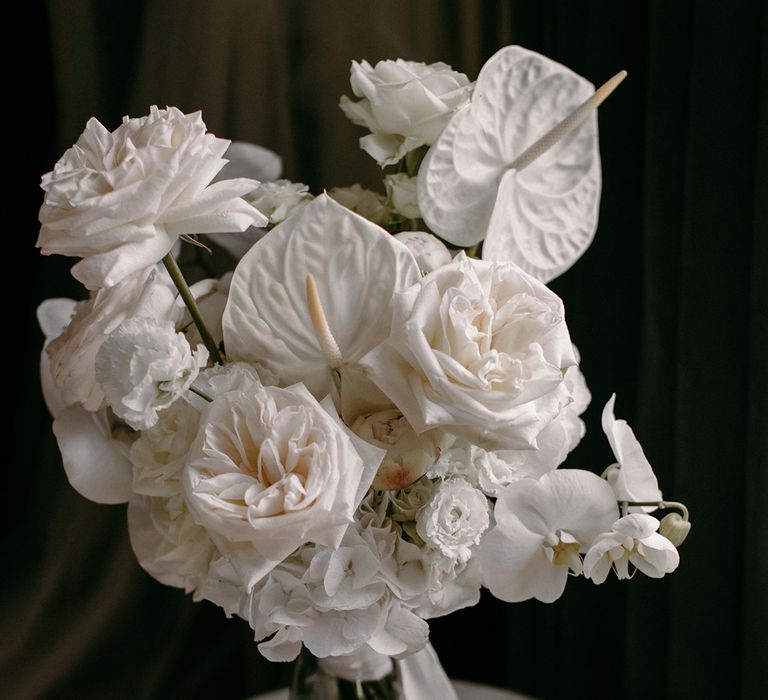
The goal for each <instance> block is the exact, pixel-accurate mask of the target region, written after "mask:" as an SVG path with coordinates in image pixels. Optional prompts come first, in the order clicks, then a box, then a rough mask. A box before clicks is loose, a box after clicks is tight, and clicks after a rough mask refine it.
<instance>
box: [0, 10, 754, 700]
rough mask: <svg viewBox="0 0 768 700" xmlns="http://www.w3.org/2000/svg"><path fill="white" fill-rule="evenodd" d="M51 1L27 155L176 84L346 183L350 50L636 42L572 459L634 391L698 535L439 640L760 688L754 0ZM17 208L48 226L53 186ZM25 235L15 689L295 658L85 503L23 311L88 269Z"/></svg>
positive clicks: (563, 282)
mask: <svg viewBox="0 0 768 700" xmlns="http://www.w3.org/2000/svg"><path fill="white" fill-rule="evenodd" d="M46 7H47V11H46V12H45V13H42V14H39V15H38V14H35V16H34V21H35V24H34V25H32V26H33V28H36V31H38V32H39V34H38V39H37V43H36V44H31V45H30V47H28V49H27V51H28V52H34V51H37V50H38V49H37V48H36V47H38V46H39V45H40V43H45V42H47V51H49V52H50V61H49V60H47V58H46V55H45V54H42V58H41V59H40V63H39V65H40V69H39V71H40V74H39V76H38V80H40V81H41V83H40V84H42V85H46V84H50V91H49V93H50V94H44V95H43V94H41V95H39V96H38V98H37V102H36V103H35V104H37V105H38V107H39V109H40V110H42V111H41V112H40V113H39V114H38V115H37V118H38V119H39V120H41V123H42V124H43V126H44V127H45V128H47V129H48V130H49V132H50V133H56V134H57V138H58V143H57V144H56V145H55V147H54V146H53V144H52V143H51V140H52V139H50V138H48V139H47V140H46V139H45V138H41V139H40V142H39V143H37V144H36V147H37V149H38V150H37V152H36V153H35V157H34V158H33V159H32V160H31V161H30V162H31V163H32V164H33V165H34V164H37V163H43V165H42V167H47V168H50V167H51V166H52V165H53V162H54V160H55V159H56V158H57V157H58V156H59V155H60V154H61V153H62V152H63V150H64V149H65V148H66V147H67V146H68V145H70V144H71V143H72V142H73V141H74V140H75V139H76V138H77V136H78V134H79V133H80V131H81V130H82V128H83V125H84V124H85V121H86V120H87V118H88V117H90V116H92V115H96V116H98V117H99V118H100V119H101V120H102V121H103V122H104V123H105V125H106V126H108V127H109V128H110V129H111V128H114V126H115V125H116V123H117V121H118V120H119V118H120V117H121V116H122V115H123V114H131V115H134V116H138V115H141V114H145V113H146V112H147V110H148V106H149V105H150V104H158V105H160V106H165V105H166V104H169V105H176V106H178V107H180V108H182V109H183V110H185V111H191V110H195V109H202V110H203V117H204V119H205V121H206V123H207V124H208V126H209V128H210V129H211V130H212V131H213V132H214V133H216V134H218V135H222V136H226V137H229V138H233V139H238V140H246V141H253V142H257V143H260V144H261V145H264V146H266V147H268V148H271V149H273V150H275V151H276V152H277V153H279V154H280V155H281V156H282V158H283V161H284V172H285V175H286V177H289V178H291V179H294V180H298V181H303V182H306V183H307V184H309V185H310V187H311V190H312V191H313V192H315V193H317V192H320V191H322V189H323V188H325V187H332V186H337V185H348V184H352V183H353V182H356V181H359V182H362V183H363V184H365V185H367V186H372V187H379V188H380V179H381V173H380V170H379V169H378V167H377V166H376V164H375V163H374V162H373V161H372V160H371V159H370V158H369V157H368V156H367V155H366V154H365V153H363V152H362V151H360V150H359V149H358V148H357V145H356V142H357V139H358V138H359V137H360V136H361V135H362V131H361V130H360V129H359V128H357V127H355V126H354V125H352V124H351V123H349V122H348V120H346V119H345V117H344V116H343V114H342V113H341V111H340V110H339V109H338V106H337V105H338V98H339V96H340V95H341V94H343V93H348V94H349V92H350V90H349V82H348V78H349V63H350V61H351V60H352V59H357V60H361V59H367V60H369V61H371V62H374V61H376V60H379V59H382V58H395V57H402V58H409V59H413V60H422V61H428V62H431V61H437V60H442V61H445V62H447V63H450V64H452V65H453V66H454V67H455V68H457V69H460V70H463V71H465V72H466V73H467V74H468V75H469V76H470V77H471V78H474V77H475V76H476V75H477V72H478V70H479V68H480V67H481V66H482V64H483V63H484V61H485V60H486V59H487V58H489V57H490V56H491V55H492V54H493V53H494V52H495V51H496V50H497V49H498V48H500V47H502V46H504V45H506V44H509V43H519V44H522V45H523V46H526V47H528V48H531V49H533V50H536V51H540V52H541V53H544V54H546V55H548V56H550V57H552V58H554V59H555V60H558V61H560V62H562V63H564V64H566V65H568V66H569V67H571V68H573V69H574V70H576V71H577V72H579V73H581V74H582V75H585V76H587V77H588V78H589V79H590V80H592V81H593V82H594V83H601V82H603V81H604V80H606V79H607V78H608V77H610V76H611V75H613V74H614V73H615V72H616V71H617V70H619V69H620V68H627V70H628V71H629V77H628V79H627V80H626V81H625V83H624V84H623V85H622V86H621V87H620V88H619V90H618V91H617V92H616V94H615V95H614V96H612V97H611V99H610V100H608V102H607V103H606V104H605V105H604V106H603V107H602V108H601V112H600V138H601V154H602V163H603V179H604V184H603V195H602V203H601V219H600V227H599V229H598V233H597V236H596V239H595V242H594V243H593V245H592V247H591V248H590V249H589V250H588V251H587V252H586V253H585V255H584V256H583V258H582V259H581V260H580V261H579V263H578V264H577V265H576V266H575V267H574V268H573V269H572V270H571V271H569V272H567V273H566V274H565V275H563V276H562V277H561V278H559V279H558V280H556V281H555V282H554V283H553V284H552V287H553V289H555V291H556V292H557V293H558V294H560V295H561V296H562V297H563V298H564V300H565V305H566V309H567V311H568V321H569V327H570V328H571V331H572V335H573V338H574V341H575V343H576V344H577V346H578V347H579V349H580V351H581V354H582V368H583V370H584V373H585V375H586V378H587V381H588V383H589V386H590V389H591V391H592V394H593V403H592V405H591V406H590V408H589V410H588V411H587V413H586V415H585V420H586V422H587V429H588V434H587V437H586V438H585V440H584V441H583V442H582V444H581V445H579V447H578V448H577V449H576V450H575V452H574V453H573V454H572V455H571V457H570V458H569V460H568V461H567V463H566V464H567V465H568V466H577V467H582V468H588V469H591V470H593V471H596V472H600V471H602V469H603V468H604V467H605V466H607V465H608V464H609V463H610V462H611V461H612V456H611V454H610V450H609V448H608V446H607V443H606V441H605V438H604V436H603V435H602V432H601V430H600V412H601V410H602V406H603V405H604V404H605V401H606V400H607V399H608V397H609V396H610V394H611V393H612V392H613V391H616V392H617V404H616V413H617V416H618V417H621V418H625V419H627V420H628V421H629V423H630V425H632V426H633V428H634V429H635V432H636V434H637V435H638V437H639V439H640V441H641V443H642V444H643V446H644V448H645V451H646V454H647V455H648V457H649V459H650V461H651V463H652V464H653V465H654V467H655V469H656V472H657V474H658V476H659V481H660V484H661V486H662V489H663V491H664V493H665V496H667V497H668V498H671V499H673V500H682V501H685V502H686V503H687V504H688V506H689V507H690V509H691V519H692V521H693V530H692V533H691V535H690V537H689V540H688V541H687V542H686V543H685V544H684V545H683V546H682V548H681V565H680V568H679V569H678V571H677V572H676V573H675V574H674V575H672V576H670V577H668V578H665V579H663V580H661V581H656V580H650V579H647V578H643V577H641V576H639V575H638V576H637V577H636V578H635V579H634V580H633V581H632V582H630V583H626V582H618V581H609V582H607V583H606V584H604V585H603V586H600V587H596V586H593V585H592V584H591V583H590V582H589V581H586V580H584V579H573V580H571V581H570V582H569V584H568V586H567V589H566V592H565V595H564V596H563V598H562V599H560V600H559V601H557V602H556V603H554V604H551V605H543V604H539V603H536V602H529V603H524V604H519V605H507V604H503V603H500V602H499V601H496V600H494V599H492V598H491V597H490V596H487V595H484V596H483V600H482V602H481V604H480V605H479V606H478V607H477V608H473V609H470V610H466V611H460V612H458V613H455V614H454V615H450V616H448V617H447V618H444V619H438V620H434V621H431V622H430V627H431V629H432V641H433V643H434V646H435V648H436V649H437V651H438V654H439V655H440V657H441V659H442V660H443V662H444V665H445V667H446V669H447V671H448V673H449V674H450V675H453V676H455V677H460V678H467V679H472V680H477V681H480V682H486V683H490V684H494V685H498V686H502V687H509V688H514V689H517V690H519V691H523V692H527V693H530V694H531V695H534V696H536V697H541V698H591V699H595V698H619V697H624V698H647V697H654V698H675V697H684V698H687V697H701V698H707V697H712V698H715V697H717V698H720V697H729V698H730V697H733V698H737V697H741V698H757V697H768V680H767V674H766V673H765V672H764V670H763V665H764V660H765V659H764V655H765V649H767V648H768V601H767V600H766V595H765V591H766V585H767V584H766V581H768V515H766V509H765V506H764V500H765V498H766V497H767V496H768V437H766V435H767V433H768V431H767V430H766V426H768V409H767V406H766V404H767V400H766V395H768V373H767V371H766V362H765V360H764V354H765V348H766V347H767V346H768V330H767V326H768V283H766V277H767V276H768V275H766V272H765V271H766V269H768V55H767V54H768V47H767V46H766V37H768V10H767V9H766V5H765V3H764V2H761V1H759V0H755V1H752V2H749V1H747V0H745V1H744V2H741V3H737V4H735V5H727V4H724V3H718V2H714V1H706V2H693V1H692V0H689V1H687V2H676V3H665V2H660V1H654V2H649V3H609V2H604V1H601V0H591V1H590V0H579V1H577V2H570V3H562V2H555V1H554V0H544V1H542V2H537V3H532V2H522V1H519V2H501V1H498V2H497V1H492V2H483V1H481V0H445V1H442V2H441V1H440V0H424V1H423V2H419V3H414V2H405V1H404V0H398V1H393V2H387V3H358V2H344V1H342V0H326V1H324V2H308V1H307V2H302V1H301V0H290V1H282V2H280V1H278V0H262V1H260V2H258V3H254V2H249V1H248V0H229V1H228V2H217V3H213V2H206V1H205V0H184V1H183V0H153V1H152V2H140V1H139V2H134V3H132V4H131V6H130V7H125V6H123V5H119V4H117V3H111V2H95V1H93V0H67V1H66V2H64V1H63V0H51V1H50V2H48V4H47V6H46ZM48 37H50V41H49V42H48ZM25 55H26V54H25ZM34 167H39V166H37V165H34ZM38 175H39V173H38ZM33 186H34V183H32V182H30V187H33ZM41 199H42V196H41V195H39V196H38V199H37V202H36V204H35V206H38V205H39V202H40V201H41ZM21 218H22V222H23V226H22V229H21V230H24V231H32V232H31V233H30V236H34V232H33V229H34V228H35V227H34V219H35V218H36V211H34V210H33V209H32V208H31V207H29V208H28V210H27V209H25V210H24V211H23V213H22V214H21ZM30 222H31V223H30ZM32 244H33V241H32V240H30V241H29V247H30V248H31V246H32ZM23 255H24V257H23V260H24V261H25V262H24V264H25V265H28V266H29V274H28V275H26V279H28V280H36V283H35V285H36V286H35V289H34V292H33V293H31V294H29V295H28V297H29V298H26V297H25V299H24V300H22V302H21V303H22V305H24V308H25V312H24V313H25V314H26V316H24V318H25V319H26V320H25V321H24V322H23V323H24V325H23V326H21V325H20V327H23V328H25V329H28V330H26V331H25V332H26V335H25V336H24V337H23V338H22V339H21V340H20V342H19V344H18V348H19V352H20V354H21V355H22V360H21V362H19V363H18V387H19V388H18V389H16V388H14V390H13V391H14V392H15V393H14V394H13V396H15V397H16V401H17V403H16V405H17V406H18V411H17V412H16V417H15V420H16V426H17V428H15V429H14V430H13V431H12V433H13V434H12V436H11V447H10V448H9V455H10V459H9V464H12V465H13V468H11V469H8V470H7V472H6V473H5V474H4V475H3V487H4V490H6V491H7V493H11V494H23V497H16V498H11V499H9V501H8V503H7V505H6V507H5V508H4V510H3V512H2V514H1V515H0V517H2V523H3V529H4V536H3V539H2V550H0V551H2V554H3V557H4V559H3V560H4V561H5V562H9V563H10V564H9V571H10V572H11V574H10V576H6V577H5V578H4V579H3V580H2V583H0V586H1V587H0V590H1V591H2V596H1V597H0V600H1V601H2V603H0V613H1V616H0V679H2V681H0V686H2V687H3V689H4V692H5V693H7V695H8V697H12V698H14V699H18V700H25V699H31V698H43V697H45V698H75V697H76V698H97V697H98V698H160V697H180V698H197V697H200V698H203V697H216V698H232V699H233V700H234V699H235V698H245V697H247V696H249V695H253V694H256V693H258V692H261V691H264V690H267V689H269V688H273V687H277V686H279V685H284V684H285V683H286V680H287V673H288V669H286V667H285V666H281V665H278V664H269V663H267V662H266V661H264V660H263V659H261V657H260V655H259V654H258V652H257V650H256V647H255V644H254V642H253V640H252V634H251V631H250V630H249V629H248V626H247V624H246V623H244V622H242V621H233V620H226V619H225V618H224V616H223V615H222V614H221V613H220V611H219V610H218V609H217V608H215V607H214V606H213V605H210V604H207V603H203V604H194V603H192V601H191V600H190V599H189V598H188V597H185V596H184V595H183V593H182V592H181V591H177V590H173V589H169V588H166V587H164V586H162V585H160V584H158V583H156V582H154V581H153V580H152V579H150V577H149V576H148V575H146V574H145V573H143V572H142V571H141V570H140V568H139V567H138V564H137V563H136V562H135V560H134V557H133V554H132V552H131V551H130V545H129V542H128V538H127V531H126V523H125V509H124V508H123V507H114V506H97V505H95V504H91V503H88V502H86V501H84V500H83V499H81V498H80V497H79V496H78V495H77V494H75V493H74V492H73V491H72V490H71V488H70V487H69V485H68V484H67V482H66V478H65V477H64V474H63V470H62V469H61V466H60V462H59V460H58V457H57V453H56V447H55V443H54V442H53V439H52V436H51V435H50V419H49V418H48V416H47V414H46V412H45V408H44V406H43V405H42V399H40V398H39V392H38V390H37V387H38V383H37V379H36V372H37V356H38V353H39V349H40V344H41V342H42V337H41V335H40V334H39V333H37V332H36V330H34V329H33V324H32V321H31V314H32V313H33V310H34V306H33V305H34V304H35V303H37V302H39V301H40V300H41V299H42V298H45V297H47V296H58V295H67V294H70V295H76V294H78V291H77V286H76V284H74V283H73V282H72V280H71V278H70V277H69V275H68V267H69V262H68V261H65V260H63V259H40V258H39V257H34V260H33V256H32V254H31V253H30V252H29V251H27V250H26V248H25V249H24V253H23ZM27 261H29V262H27ZM25 269H26V268H25ZM28 284H29V282H28ZM15 313H17V314H18V317H19V318H22V316H21V311H17V312H15ZM14 318H16V316H14ZM19 323H20V324H21V323H22V322H21V321H20V322H19ZM14 387H16V384H14Z"/></svg>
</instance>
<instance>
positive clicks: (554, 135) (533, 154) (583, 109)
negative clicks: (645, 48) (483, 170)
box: [509, 70, 627, 172]
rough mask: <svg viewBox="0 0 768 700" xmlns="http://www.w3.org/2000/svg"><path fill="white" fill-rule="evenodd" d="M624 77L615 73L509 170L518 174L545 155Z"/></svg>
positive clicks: (511, 165)
mask: <svg viewBox="0 0 768 700" xmlns="http://www.w3.org/2000/svg"><path fill="white" fill-rule="evenodd" d="M626 77H627V71H625V70H622V71H619V72H618V73H616V75H614V76H613V77H612V78H611V79H610V80H608V81H606V82H605V83H603V84H602V85H601V86H600V87H599V88H597V90H595V92H594V94H592V95H591V96H590V97H588V98H587V99H586V100H585V101H584V102H583V103H582V104H581V105H579V106H578V107H577V108H576V109H575V110H573V112H571V113H570V114H569V115H568V116H567V117H566V118H565V119H563V120H562V121H561V122H559V123H558V124H556V125H555V126H553V127H552V128H551V129H550V130H549V131H547V133H546V134H544V135H543V136H542V137H540V138H538V139H536V141H534V143H532V144H531V145H530V146H528V148H526V149H525V150H524V151H523V152H522V153H521V154H520V155H519V156H517V157H516V158H515V160H514V161H512V163H510V165H509V170H517V171H518V172H519V171H520V170H523V169H524V168H525V167H527V166H528V165H530V164H531V163H533V161H534V160H536V159H537V158H538V157H539V156H541V155H543V154H544V153H546V152H547V151H548V150H549V149H550V148H552V146H554V145H555V144H556V143H557V142H558V141H560V140H561V139H562V138H564V137H565V136H566V135H567V134H568V133H569V132H571V131H573V130H574V129H575V128H576V127H577V126H578V125H579V124H581V122H583V121H584V119H586V117H587V115H588V114H589V113H590V112H591V111H592V110H593V109H597V108H598V107H599V106H600V105H601V104H602V103H603V102H604V101H605V100H606V99H607V98H608V96H609V95H610V94H611V93H612V92H613V91H614V90H615V89H616V88H617V87H618V86H619V83H621V81H622V80H624V78H626Z"/></svg>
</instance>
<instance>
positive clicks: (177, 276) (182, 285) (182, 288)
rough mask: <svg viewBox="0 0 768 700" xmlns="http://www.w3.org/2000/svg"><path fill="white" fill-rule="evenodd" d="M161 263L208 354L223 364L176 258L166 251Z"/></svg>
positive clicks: (219, 363)
mask: <svg viewBox="0 0 768 700" xmlns="http://www.w3.org/2000/svg"><path fill="white" fill-rule="evenodd" d="M163 265H165V269H166V270H168V274H169V275H170V276H171V280H173V283H174V285H176V289H178V290H179V296H180V297H181V299H182V301H183V302H184V303H185V304H186V306H187V309H188V310H189V314H190V316H192V320H193V321H194V323H195V326H197V330H198V332H199V333H200V337H201V338H202V339H203V343H205V347H206V348H208V354H209V355H210V357H211V360H212V361H213V362H214V363H216V364H217V365H221V364H223V362H222V360H221V355H220V354H219V348H218V347H217V346H216V341H215V340H214V339H213V336H212V335H211V333H210V331H209V330H208V328H207V327H206V325H205V321H203V315H202V314H201V313H200V309H199V308H198V306H197V302H196V301H195V297H193V296H192V292H191V291H190V290H189V286H188V285H187V281H186V280H185V279H184V275H182V274H181V270H180V269H179V266H178V264H177V263H176V258H174V257H173V255H172V254H171V253H168V255H166V256H165V257H164V258H163Z"/></svg>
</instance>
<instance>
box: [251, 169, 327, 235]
mask: <svg viewBox="0 0 768 700" xmlns="http://www.w3.org/2000/svg"><path fill="white" fill-rule="evenodd" d="M245 199H246V200H247V201H248V202H250V203H251V204H253V206H254V207H256V208H257V209H258V210H259V211H260V212H261V213H262V214H264V216H266V217H267V219H268V220H269V223H270V224H272V225H277V224H279V223H281V222H283V221H285V220H286V219H287V218H288V217H289V216H291V215H293V214H295V213H296V212H297V211H298V210H299V209H301V207H303V206H304V205H305V204H306V203H307V202H309V201H311V200H312V195H311V194H310V192H309V186H308V185H305V184H303V183H301V182H291V181H290V180H275V181H274V182H262V183H261V184H260V185H259V186H258V187H257V188H256V189H255V190H254V191H253V192H251V193H249V194H248V195H246V197H245Z"/></svg>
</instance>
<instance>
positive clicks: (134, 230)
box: [37, 107, 266, 289]
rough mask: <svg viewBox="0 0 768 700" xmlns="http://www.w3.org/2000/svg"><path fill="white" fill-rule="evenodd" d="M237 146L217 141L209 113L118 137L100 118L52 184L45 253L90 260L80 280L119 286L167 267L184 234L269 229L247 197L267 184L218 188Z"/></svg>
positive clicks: (129, 128) (152, 121)
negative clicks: (230, 149) (227, 155)
mask: <svg viewBox="0 0 768 700" xmlns="http://www.w3.org/2000/svg"><path fill="white" fill-rule="evenodd" d="M228 145H229V141H226V140H224V139H218V138H216V137H215V136H214V135H213V134H207V133H206V130H205V124H204V123H203V120H202V118H201V116H200V113H199V112H195V113H194V114H188V115H185V114H183V113H182V112H180V111H179V110H178V109H176V108H175V107H170V108H168V109H157V107H152V109H151V111H150V114H149V115H148V116H146V117H142V118H140V119H128V118H127V117H125V118H124V119H123V123H122V124H121V125H120V126H119V127H118V128H117V129H115V131H113V132H111V133H110V132H109V131H107V130H106V129H105V128H104V127H103V126H102V125H101V124H100V123H99V122H98V121H97V120H96V119H90V120H89V121H88V124H87V126H86V129H85V131H84V132H83V134H82V135H81V136H80V138H79V139H78V141H77V143H76V144H75V145H74V146H72V148H70V149H69V150H68V151H67V152H66V153H65V154H64V155H63V156H62V157H61V159H60V160H59V161H58V163H56V166H55V167H54V169H53V171H52V172H50V173H48V174H46V175H44V176H43V180H42V185H41V186H42V188H43V189H44V190H45V193H46V194H45V200H44V202H43V206H42V207H41V209H40V222H41V223H42V228H41V229H40V236H39V238H38V241H37V245H38V246H39V247H40V248H41V249H42V253H43V254H44V255H50V254H51V253H58V254H60V255H69V256H76V257H80V258H83V260H81V261H80V262H79V263H77V264H76V265H75V266H74V267H73V268H72V274H73V275H74V276H75V277H76V278H77V279H78V280H80V281H81V282H82V283H83V284H85V286H86V287H87V288H88V289H98V288H100V287H111V286H112V285H114V284H117V283H118V282H120V281H121V280H122V279H124V278H125V277H126V276H128V275H130V274H132V273H134V272H137V271H138V270H142V269H144V268H146V267H149V266H151V265H154V264H155V263H157V262H159V261H160V260H161V259H162V258H163V256H165V255H166V253H168V252H169V251H170V250H171V248H172V247H173V245H174V243H175V242H176V241H177V239H178V237H179V236H181V235H183V234H195V233H212V232H217V231H243V230H244V229H246V228H247V227H248V226H250V225H255V226H263V225H264V224H266V220H265V219H264V217H263V215H262V214H260V213H259V212H258V211H257V210H256V209H255V208H254V207H252V206H251V205H250V204H248V203H247V202H246V201H245V200H243V199H242V198H241V197H242V195H244V194H246V193H247V192H250V191H252V190H254V189H255V188H256V187H257V186H258V182H256V181H255V180H248V179H244V178H241V179H236V180H225V181H222V182H217V183H215V184H212V185H211V184H210V182H211V180H212V179H213V177H214V175H216V173H217V172H218V171H219V170H220V169H221V168H222V167H223V166H224V165H225V163H226V160H225V159H223V158H222V155H223V153H224V151H225V150H226V148H227V146H228Z"/></svg>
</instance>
